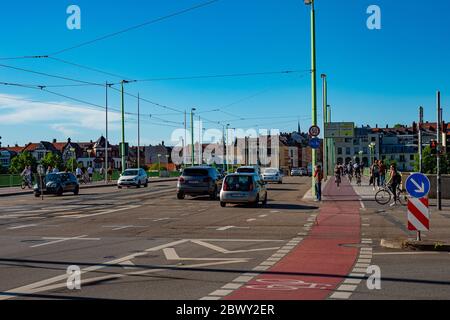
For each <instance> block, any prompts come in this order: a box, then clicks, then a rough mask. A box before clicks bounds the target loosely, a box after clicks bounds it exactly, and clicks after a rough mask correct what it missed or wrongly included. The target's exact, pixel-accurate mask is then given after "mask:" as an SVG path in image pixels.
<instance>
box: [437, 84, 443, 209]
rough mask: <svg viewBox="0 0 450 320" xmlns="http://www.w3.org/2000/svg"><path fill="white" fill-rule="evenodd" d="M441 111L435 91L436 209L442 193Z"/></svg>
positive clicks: (440, 207)
mask: <svg viewBox="0 0 450 320" xmlns="http://www.w3.org/2000/svg"><path fill="white" fill-rule="evenodd" d="M441 116H442V112H441V92H440V91H438V92H437V124H436V134H437V157H436V158H437V165H436V177H437V206H438V210H439V211H442V194H441V182H442V181H441V150H442V130H441V128H442V119H441Z"/></svg>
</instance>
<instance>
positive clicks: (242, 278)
mask: <svg viewBox="0 0 450 320" xmlns="http://www.w3.org/2000/svg"><path fill="white" fill-rule="evenodd" d="M253 278H254V277H252V276H240V277H237V278H236V279H234V280H233V282H242V283H247V282H249V281H250V280H252V279H253Z"/></svg>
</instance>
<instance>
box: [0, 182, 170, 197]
mask: <svg viewBox="0 0 450 320" xmlns="http://www.w3.org/2000/svg"><path fill="white" fill-rule="evenodd" d="M177 180H178V178H149V179H148V182H149V183H157V182H170V181H177ZM108 187H111V188H113V187H117V181H111V182H109V183H108V184H105V182H104V181H98V182H93V183H90V184H87V185H85V184H83V185H80V189H81V190H83V189H94V188H108ZM27 194H33V190H31V189H25V190H22V189H21V188H20V187H12V188H10V187H7V188H0V198H1V197H11V196H20V195H27Z"/></svg>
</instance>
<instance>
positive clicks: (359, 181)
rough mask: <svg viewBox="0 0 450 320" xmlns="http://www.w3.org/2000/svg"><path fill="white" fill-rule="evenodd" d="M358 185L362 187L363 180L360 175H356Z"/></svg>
mask: <svg viewBox="0 0 450 320" xmlns="http://www.w3.org/2000/svg"><path fill="white" fill-rule="evenodd" d="M356 184H357V186H358V187H361V185H362V180H361V174H360V173H356Z"/></svg>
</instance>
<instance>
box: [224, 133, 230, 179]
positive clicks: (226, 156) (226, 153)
mask: <svg viewBox="0 0 450 320" xmlns="http://www.w3.org/2000/svg"><path fill="white" fill-rule="evenodd" d="M229 128H230V124H227V131H226V134H227V142H226V152H225V158H226V159H227V160H226V161H227V172H229V171H230V167H229V165H228V131H229Z"/></svg>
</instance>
